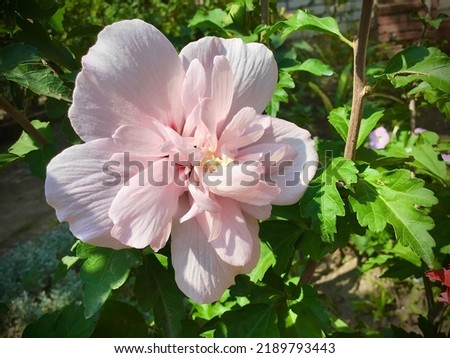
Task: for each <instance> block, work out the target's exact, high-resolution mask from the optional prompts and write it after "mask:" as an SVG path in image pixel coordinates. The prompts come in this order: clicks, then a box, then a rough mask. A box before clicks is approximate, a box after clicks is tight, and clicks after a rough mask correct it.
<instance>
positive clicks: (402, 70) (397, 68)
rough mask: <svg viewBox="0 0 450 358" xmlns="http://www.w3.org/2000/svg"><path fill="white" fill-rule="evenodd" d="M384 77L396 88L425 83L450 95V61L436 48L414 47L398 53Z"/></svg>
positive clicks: (387, 67)
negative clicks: (413, 83) (414, 83)
mask: <svg viewBox="0 0 450 358" xmlns="http://www.w3.org/2000/svg"><path fill="white" fill-rule="evenodd" d="M384 75H386V77H387V78H388V79H389V80H390V81H391V82H392V83H393V85H394V86H395V87H403V86H405V85H407V84H409V83H412V82H415V81H417V82H420V81H425V82H427V83H428V84H429V85H430V86H432V87H433V88H436V89H439V90H441V91H444V92H446V93H450V59H449V57H448V56H447V55H446V54H445V53H444V52H442V51H440V50H439V49H437V48H434V47H429V48H426V47H421V46H412V47H409V48H407V49H405V50H403V51H401V52H399V53H397V54H396V55H395V56H394V57H393V58H392V59H391V60H390V61H389V62H388V64H387V66H386V69H385V71H384Z"/></svg>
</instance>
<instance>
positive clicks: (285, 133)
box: [239, 117, 318, 205]
mask: <svg viewBox="0 0 450 358" xmlns="http://www.w3.org/2000/svg"><path fill="white" fill-rule="evenodd" d="M270 119H271V122H272V125H271V126H270V127H269V128H267V129H266V130H265V133H264V135H263V136H262V137H261V138H260V139H259V140H258V141H257V142H255V143H254V144H253V145H249V146H248V147H247V148H245V149H243V150H241V151H240V152H239V154H240V155H242V156H247V157H251V154H252V153H253V154H255V155H259V154H261V153H271V154H276V155H275V156H279V155H281V156H283V155H286V156H287V158H286V159H285V160H282V161H280V162H278V163H277V166H276V168H275V170H273V169H272V171H271V175H270V180H269V181H271V182H274V183H276V185H277V186H278V187H279V188H280V189H281V191H280V193H279V194H278V196H277V197H276V198H275V200H274V201H273V202H272V204H274V205H291V204H294V203H296V202H297V201H298V200H299V199H300V197H301V196H302V195H303V193H304V192H305V190H306V189H307V187H308V184H309V182H310V181H311V179H312V178H313V177H314V174H315V173H316V170H317V164H318V155H317V151H316V150H315V148H314V142H313V140H312V139H311V135H310V133H309V132H308V131H307V130H305V129H302V128H300V127H298V126H296V125H295V124H293V123H291V122H288V121H285V120H283V119H279V118H274V117H271V118H270ZM280 144H281V145H283V146H279V145H280ZM284 146H287V147H285V148H286V149H285V150H284V149H282V148H283V147H284ZM278 151H279V152H278ZM289 153H291V154H289ZM289 156H292V159H290V160H288V157H289Z"/></svg>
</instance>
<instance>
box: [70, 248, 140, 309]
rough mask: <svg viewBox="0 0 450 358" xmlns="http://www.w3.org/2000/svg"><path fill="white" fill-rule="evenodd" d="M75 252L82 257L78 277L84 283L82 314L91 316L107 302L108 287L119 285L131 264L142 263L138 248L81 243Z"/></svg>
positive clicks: (117, 286)
mask: <svg viewBox="0 0 450 358" xmlns="http://www.w3.org/2000/svg"><path fill="white" fill-rule="evenodd" d="M77 256H78V257H79V258H81V259H85V262H84V263H83V265H82V266H81V271H80V278H81V280H82V281H83V283H84V287H83V302H84V306H85V316H86V317H92V316H93V315H94V314H95V313H96V312H97V311H98V310H99V309H100V308H101V307H102V305H103V304H104V303H105V302H106V300H107V299H108V297H109V295H110V294H111V291H112V290H114V289H117V288H119V287H120V286H122V285H123V284H124V283H125V281H126V280H127V278H128V275H129V273H130V270H131V268H133V267H136V266H137V265H139V264H140V263H141V260H142V258H141V255H140V254H139V252H138V251H137V250H131V249H129V250H112V249H107V248H103V247H95V246H91V245H88V244H80V245H78V247H77Z"/></svg>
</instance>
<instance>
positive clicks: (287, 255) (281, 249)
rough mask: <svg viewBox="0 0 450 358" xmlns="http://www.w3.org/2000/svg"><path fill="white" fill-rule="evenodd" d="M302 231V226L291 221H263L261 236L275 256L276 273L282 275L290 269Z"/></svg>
mask: <svg viewBox="0 0 450 358" xmlns="http://www.w3.org/2000/svg"><path fill="white" fill-rule="evenodd" d="M301 232H302V230H301V229H300V227H298V226H297V225H295V224H293V223H291V222H289V221H284V220H273V221H272V220H271V221H264V222H262V223H261V225H260V230H259V236H260V238H261V240H263V241H265V242H267V243H268V244H269V246H270V248H271V250H272V252H273V254H274V256H275V260H276V261H275V266H274V268H273V269H274V271H275V273H277V274H280V275H281V274H283V273H284V272H285V271H286V270H287V269H288V264H289V263H290V261H291V259H292V255H293V254H294V249H295V243H296V242H297V240H298V238H299V236H300V234H301Z"/></svg>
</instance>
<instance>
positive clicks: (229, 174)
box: [204, 162, 280, 205]
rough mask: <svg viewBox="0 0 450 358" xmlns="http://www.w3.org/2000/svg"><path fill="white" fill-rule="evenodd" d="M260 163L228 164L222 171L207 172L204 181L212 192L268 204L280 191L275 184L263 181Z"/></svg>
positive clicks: (236, 198)
mask: <svg viewBox="0 0 450 358" xmlns="http://www.w3.org/2000/svg"><path fill="white" fill-rule="evenodd" d="M261 170H262V168H261V166H260V165H259V163H255V162H248V163H241V164H235V165H231V164H230V165H228V166H227V167H225V168H221V170H220V171H218V172H216V173H211V174H205V176H204V182H205V183H206V185H208V188H209V191H211V192H212V193H214V194H216V195H218V196H222V197H228V198H231V199H234V200H237V201H241V202H244V203H248V204H252V205H268V204H270V203H272V202H273V200H274V199H275V198H276V197H277V196H278V194H279V193H280V189H279V188H278V187H277V186H275V185H269V184H268V183H266V182H264V181H262V180H261V179H260V176H261V174H262V171H261Z"/></svg>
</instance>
